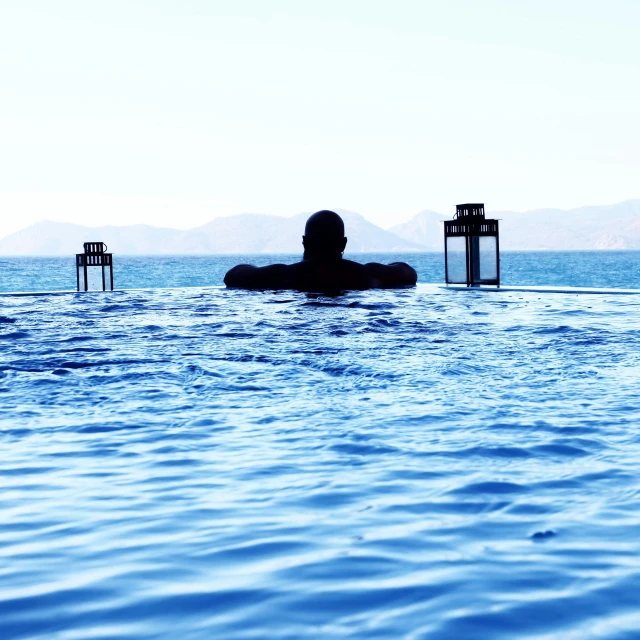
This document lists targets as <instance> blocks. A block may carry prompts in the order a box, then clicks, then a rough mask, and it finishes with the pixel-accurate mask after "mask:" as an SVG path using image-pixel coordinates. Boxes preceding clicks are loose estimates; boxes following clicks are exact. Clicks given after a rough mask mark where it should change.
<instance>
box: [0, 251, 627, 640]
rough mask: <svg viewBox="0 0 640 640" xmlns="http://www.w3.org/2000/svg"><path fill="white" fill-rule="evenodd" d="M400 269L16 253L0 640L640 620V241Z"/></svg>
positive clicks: (395, 633)
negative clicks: (98, 281) (239, 275)
mask: <svg viewBox="0 0 640 640" xmlns="http://www.w3.org/2000/svg"><path fill="white" fill-rule="evenodd" d="M353 257H354V258H356V259H357V258H359V257H360V256H353ZM291 259H294V257H291ZM365 259H366V260H369V259H380V260H384V261H391V260H393V259H394V257H390V256H377V257H374V256H366V257H365ZM395 259H404V260H407V261H409V262H410V263H412V264H414V265H415V266H416V268H417V270H418V272H419V278H420V282H419V284H418V286H417V287H409V288H404V289H399V290H372V291H365V292H346V293H343V294H341V295H335V296H325V295H319V294H308V293H299V292H291V291H289V292H283V291H280V292H273V291H264V292H248V291H239V290H227V289H225V288H224V287H222V286H220V285H221V282H222V275H223V274H224V272H225V271H226V269H227V268H228V267H229V266H231V265H232V264H235V263H236V262H241V261H247V262H254V263H266V262H269V261H272V260H273V258H271V259H270V258H269V257H266V256H260V257H256V256H253V257H243V258H239V257H223V258H220V257H188V258H184V257H183V258H180V257H153V258H144V257H140V258H138V257H125V256H122V257H120V256H117V255H116V256H115V261H114V281H115V286H116V290H115V291H113V292H105V293H102V292H100V293H89V294H85V293H80V294H78V293H75V292H74V293H60V291H62V290H65V289H74V288H75V273H74V263H73V259H72V258H71V259H69V258H6V257H2V258H0V283H1V287H2V290H3V291H4V292H5V293H3V294H0V442H1V450H2V456H1V458H0V482H1V486H2V492H0V576H1V580H0V638H2V639H3V640H13V639H16V640H17V639H38V640H51V639H54V640H58V639H59V640H85V639H93V638H96V639H98V638H99V639H101V640H105V639H108V640H116V639H118V640H121V639H132V640H133V639H136V640H137V639H141V640H142V639H144V640H165V639H166V640H176V639H177V640H199V639H209V638H216V639H218V638H220V639H231V640H233V639H236V638H237V639H247V640H248V639H258V638H260V639H262V638H265V639H274V638H282V639H290V640H297V639H304V638H313V639H316V638H321V639H324V638H327V639H333V638H358V639H369V638H392V639H397V638H406V639H409V640H417V639H438V640H439V639H443V640H445V639H446V640H451V639H466V638H469V639H487V638H488V639H492V638H496V639H510V638H527V639H531V638H535V639H545V640H550V639H554V640H555V639H558V638H562V639H568V640H583V639H590V638H598V639H611V640H614V639H615V640H631V639H637V638H640V393H639V391H638V390H639V388H640V320H639V318H640V253H634V252H619V253H617V252H615V253H614V252H612V253H604V252H598V253H595V252H594V253H578V252H572V253H553V254H542V253H540V254H538V253H532V252H527V253H504V254H503V256H502V276H503V283H504V284H505V286H504V287H503V288H502V289H499V290H498V289H495V288H491V289H466V288H446V287H443V286H441V285H442V280H443V268H442V263H441V262H442V257H441V256H439V255H438V254H422V255H410V256H407V255H404V256H399V257H397V258H395ZM278 260H282V261H286V259H283V258H282V257H279V258H278ZM522 285H532V286H533V287H534V288H532V289H527V288H526V287H525V286H522ZM547 285H548V286H549V287H548V288H547ZM553 287H555V288H553ZM574 287H595V288H596V289H597V291H594V290H585V289H580V288H574ZM633 289H637V292H636V291H633ZM8 291H13V292H15V291H22V292H28V291H33V292H35V291H37V292H41V293H37V294H35V293H34V294H29V295H19V296H16V295H11V294H8V293H6V292H8ZM56 291H58V292H57V293H56ZM42 292H53V293H42Z"/></svg>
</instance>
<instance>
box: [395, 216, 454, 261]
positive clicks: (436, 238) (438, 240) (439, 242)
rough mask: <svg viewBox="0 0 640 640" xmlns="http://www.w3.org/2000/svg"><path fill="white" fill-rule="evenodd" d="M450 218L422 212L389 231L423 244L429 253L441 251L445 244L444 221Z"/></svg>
mask: <svg viewBox="0 0 640 640" xmlns="http://www.w3.org/2000/svg"><path fill="white" fill-rule="evenodd" d="M449 218H450V217H449ZM449 218H448V217H447V216H445V215H442V214H441V213H437V212H435V211H429V210H426V211H421V212H420V213H417V214H416V215H415V216H413V218H411V220H409V221H408V222H403V223H402V224H397V225H395V226H394V227H391V228H390V229H389V231H391V232H392V233H395V234H396V235H397V236H399V237H401V238H405V239H411V240H413V241H414V242H417V243H418V244H421V245H422V246H423V247H425V249H426V250H428V251H441V250H442V247H443V242H444V240H443V238H444V225H443V224H442V221H443V220H448V219H449Z"/></svg>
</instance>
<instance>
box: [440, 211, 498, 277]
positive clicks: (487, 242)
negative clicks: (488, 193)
mask: <svg viewBox="0 0 640 640" xmlns="http://www.w3.org/2000/svg"><path fill="white" fill-rule="evenodd" d="M444 269H445V281H446V282H447V284H466V285H467V286H468V287H471V286H476V285H480V284H495V285H500V239H499V233H498V221H497V220H489V219H487V218H485V217H484V204H481V203H478V204H473V203H472V204H459V205H456V215H455V219H454V220H446V221H445V223H444Z"/></svg>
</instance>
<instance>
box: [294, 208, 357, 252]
mask: <svg viewBox="0 0 640 640" xmlns="http://www.w3.org/2000/svg"><path fill="white" fill-rule="evenodd" d="M302 244H303V245H304V259H305V260H310V259H314V258H315V259H318V258H319V259H339V258H340V257H341V256H342V252H343V251H344V248H345V246H346V244H347V239H346V238H345V237H344V222H342V218H341V217H340V216H339V215H338V214H337V213H335V212H334V211H328V210H326V209H325V210H323V211H318V212H317V213H314V214H313V215H312V216H310V217H309V219H308V220H307V224H306V225H305V227H304V236H302Z"/></svg>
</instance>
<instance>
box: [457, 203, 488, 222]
mask: <svg viewBox="0 0 640 640" xmlns="http://www.w3.org/2000/svg"><path fill="white" fill-rule="evenodd" d="M467 217H474V218H484V202H468V203H466V204H457V205H456V215H455V216H454V218H467Z"/></svg>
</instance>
